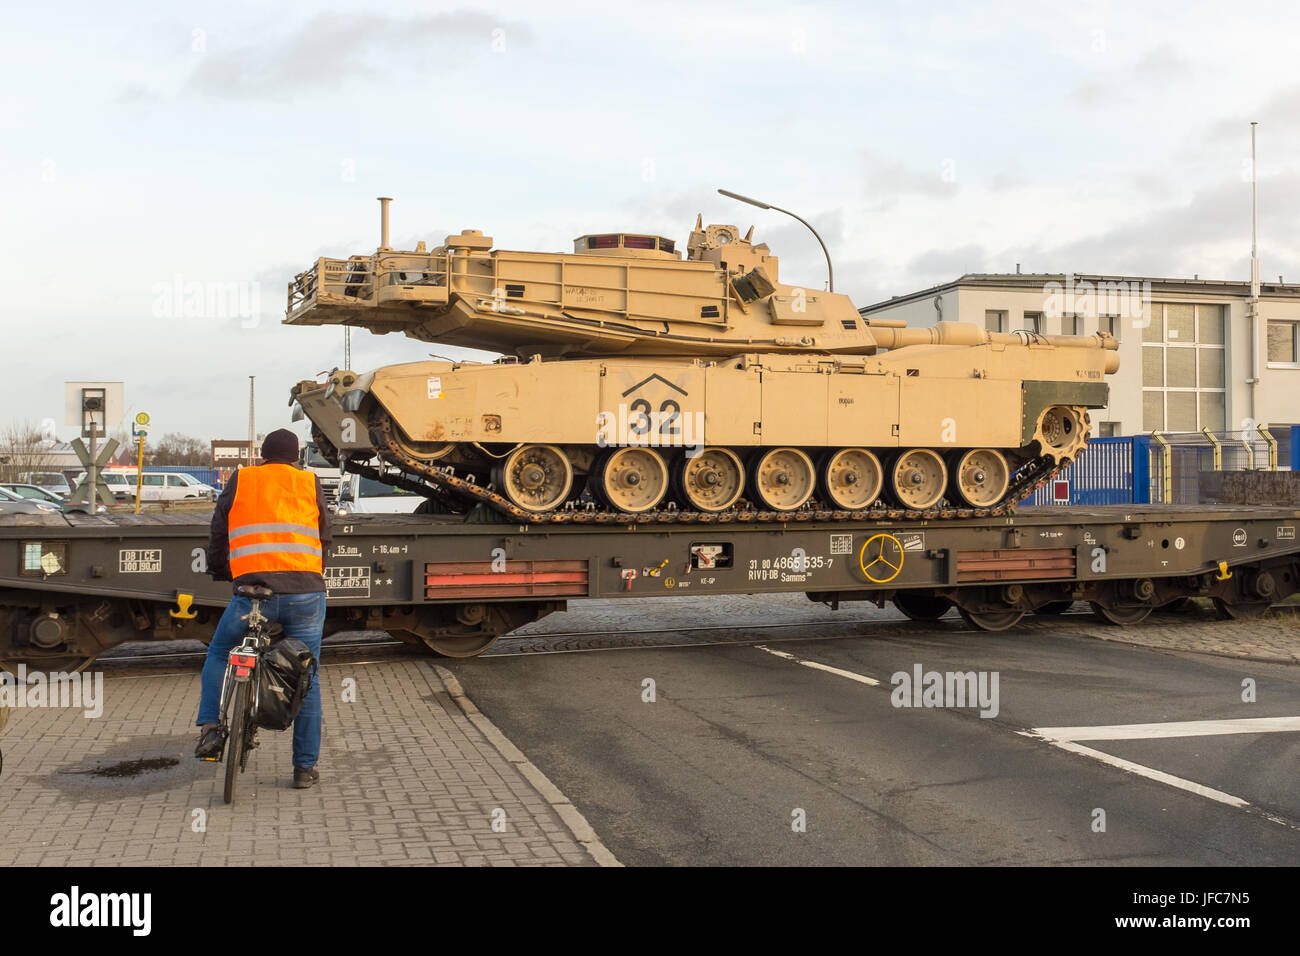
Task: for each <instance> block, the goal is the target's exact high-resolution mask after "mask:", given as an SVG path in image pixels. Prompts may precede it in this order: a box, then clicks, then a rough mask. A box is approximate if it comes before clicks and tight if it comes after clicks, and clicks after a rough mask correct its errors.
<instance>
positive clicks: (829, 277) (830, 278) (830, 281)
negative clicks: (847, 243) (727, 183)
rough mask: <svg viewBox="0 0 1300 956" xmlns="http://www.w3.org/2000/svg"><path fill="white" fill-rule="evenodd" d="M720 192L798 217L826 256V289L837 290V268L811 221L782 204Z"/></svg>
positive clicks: (724, 191) (727, 191)
mask: <svg viewBox="0 0 1300 956" xmlns="http://www.w3.org/2000/svg"><path fill="white" fill-rule="evenodd" d="M718 192H719V193H721V194H722V195H724V196H726V197H727V198H729V199H736V200H739V201H740V202H744V203H749V204H750V205H751V206H757V207H758V208H759V209H771V210H774V211H776V212H783V213H785V214H786V215H787V216H789V217H791V218H792V219H798V220H799V221H800V222H801V223H803V224H804V226H806V227H807V229H808V231H809V232H811V233H812V234H813V238H815V239H816V240H817V242H818V244H819V245H820V246H821V247H822V253H823V254H824V255H825V256H826V291H827V292H834V291H835V270H834V269H833V268H832V267H831V254H830V252H829V251H828V250H827V249H826V243H824V242H822V237H821V236H819V235H817V230H816V229H814V228H813V227H812V224H811V223H809V222H808V220H807V219H804V218H803V217H802V216H799V215H796V214H795V213H792V212H791V211H790V210H789V209H782V208H781V207H780V206H773V205H772V204H771V203H766V202H762V201H761V200H758V199H751V198H750V197H748V196H742V195H740V193H733V192H731V190H729V189H719V190H718Z"/></svg>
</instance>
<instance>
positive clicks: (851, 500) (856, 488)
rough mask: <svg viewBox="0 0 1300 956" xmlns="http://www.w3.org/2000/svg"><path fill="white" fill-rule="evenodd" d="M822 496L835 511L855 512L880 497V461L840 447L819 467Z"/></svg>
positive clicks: (882, 475)
mask: <svg viewBox="0 0 1300 956" xmlns="http://www.w3.org/2000/svg"><path fill="white" fill-rule="evenodd" d="M821 481H822V494H824V495H825V496H826V498H827V500H828V501H829V502H830V503H831V504H833V505H834V506H835V507H836V508H843V509H844V510H845V511H857V510H859V509H861V508H866V507H869V506H870V505H871V503H872V502H873V501H875V500H876V498H878V497H879V496H880V489H881V488H882V487H884V484H885V472H884V469H883V468H882V467H881V466H880V459H879V458H877V457H876V456H875V454H874V453H873V452H870V451H867V449H865V448H841V449H840V450H839V451H837V452H833V453H832V454H831V455H829V456H828V457H827V459H826V461H825V463H824V464H823V465H822V468H821Z"/></svg>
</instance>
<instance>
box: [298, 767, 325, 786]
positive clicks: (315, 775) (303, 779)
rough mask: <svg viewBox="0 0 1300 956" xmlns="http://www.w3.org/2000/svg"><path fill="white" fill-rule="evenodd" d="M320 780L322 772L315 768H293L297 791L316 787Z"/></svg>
mask: <svg viewBox="0 0 1300 956" xmlns="http://www.w3.org/2000/svg"><path fill="white" fill-rule="evenodd" d="M319 779H320V771H319V770H317V769H316V768H315V767H294V768H293V788H294V789H295V790H306V789H307V788H308V787H314V786H315V785H316V781H317V780H319Z"/></svg>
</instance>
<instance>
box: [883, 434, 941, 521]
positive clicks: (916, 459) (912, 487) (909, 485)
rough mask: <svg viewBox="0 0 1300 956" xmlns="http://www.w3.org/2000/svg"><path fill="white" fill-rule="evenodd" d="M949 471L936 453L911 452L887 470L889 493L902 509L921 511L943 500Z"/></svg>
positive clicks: (906, 452) (924, 450)
mask: <svg viewBox="0 0 1300 956" xmlns="http://www.w3.org/2000/svg"><path fill="white" fill-rule="evenodd" d="M947 486H948V469H947V467H946V466H945V465H944V463H943V459H942V458H941V457H939V453H938V452H937V451H932V450H931V449H929V448H910V449H908V450H907V451H904V452H900V453H899V454H898V455H897V456H896V457H895V458H894V460H893V461H892V462H891V463H890V466H889V492H890V494H892V495H893V496H894V498H895V499H896V500H897V501H898V503H899V504H900V505H902V506H903V507H904V508H912V509H914V510H916V511H924V510H925V509H926V508H933V507H934V506H935V505H937V504H938V503H939V502H940V501H942V500H943V493H944V489H946V488H947Z"/></svg>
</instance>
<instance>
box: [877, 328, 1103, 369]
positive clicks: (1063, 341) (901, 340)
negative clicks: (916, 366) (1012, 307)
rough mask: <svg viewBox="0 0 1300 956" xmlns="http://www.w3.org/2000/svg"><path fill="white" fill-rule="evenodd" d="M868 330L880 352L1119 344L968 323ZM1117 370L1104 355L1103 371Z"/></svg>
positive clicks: (1100, 337)
mask: <svg viewBox="0 0 1300 956" xmlns="http://www.w3.org/2000/svg"><path fill="white" fill-rule="evenodd" d="M869 328H870V329H871V337H872V338H874V339H875V340H876V346H877V348H881V349H901V348H907V347H908V346H911V345H964V346H976V345H1017V346H1021V347H1023V346H1026V345H1050V346H1053V347H1055V348H1062V349H1103V350H1105V351H1109V352H1116V351H1118V349H1119V342H1117V341H1116V340H1115V338H1114V336H1112V335H1109V334H1108V333H1105V332H1097V333H1095V334H1093V335H1044V334H1042V333H1039V332H990V331H989V330H988V329H981V328H980V327H979V326H978V325H973V324H972V323H970V322H937V323H935V324H934V325H932V326H929V327H924V328H901V327H899V323H896V322H889V323H887V324H886V323H881V324H876V323H874V322H872V323H869ZM1112 365H1113V366H1114V368H1112V367H1111V366H1112ZM1118 369H1119V355H1108V356H1106V371H1107V372H1115V371H1117V370H1118Z"/></svg>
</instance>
